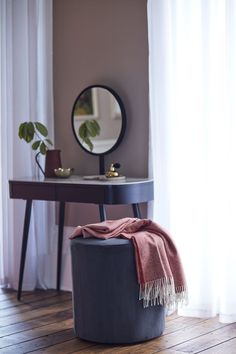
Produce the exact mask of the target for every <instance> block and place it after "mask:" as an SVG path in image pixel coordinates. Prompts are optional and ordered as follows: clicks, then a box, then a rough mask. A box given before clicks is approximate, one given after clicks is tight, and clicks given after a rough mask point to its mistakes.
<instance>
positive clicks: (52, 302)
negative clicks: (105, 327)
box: [0, 289, 236, 354]
mask: <svg viewBox="0 0 236 354" xmlns="http://www.w3.org/2000/svg"><path fill="white" fill-rule="evenodd" d="M13 353H14V354H24V353H34V354H40V353H56V354H72V353H73V354H76V353H78V354H81V353H82V354H95V353H104V354H105V353H107V354H132V353H135V354H154V353H159V354H186V353H191V354H194V353H196V354H197V353H204V354H236V323H232V324H223V323H220V322H219V321H218V318H217V317H216V318H209V319H202V318H191V317H180V316H178V315H177V314H176V313H174V314H172V315H171V316H168V317H167V318H166V325H165V331H164V333H163V335H162V336H161V337H159V338H156V339H154V340H151V341H148V342H144V343H140V344H135V345H113V346H112V345H103V344H96V343H91V342H86V341H83V340H80V339H79V338H76V337H75V335H74V331H73V312H72V299H71V293H70V292H60V293H57V292H56V291H55V290H47V291H43V290H36V291H33V292H23V293H22V300H21V301H17V299H16V292H15V291H13V290H9V289H0V354H13Z"/></svg>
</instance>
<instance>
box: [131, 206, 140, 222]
mask: <svg viewBox="0 0 236 354" xmlns="http://www.w3.org/2000/svg"><path fill="white" fill-rule="evenodd" d="M132 207H133V213H134V217H135V218H138V219H141V212H140V209H139V205H138V204H137V203H135V204H132Z"/></svg>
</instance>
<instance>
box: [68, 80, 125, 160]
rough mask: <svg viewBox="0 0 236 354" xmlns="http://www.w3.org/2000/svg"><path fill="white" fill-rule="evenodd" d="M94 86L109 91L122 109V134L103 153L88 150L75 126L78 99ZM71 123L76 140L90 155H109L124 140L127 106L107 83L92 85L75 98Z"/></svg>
mask: <svg viewBox="0 0 236 354" xmlns="http://www.w3.org/2000/svg"><path fill="white" fill-rule="evenodd" d="M92 88H103V89H105V90H107V91H109V92H110V93H111V94H112V95H113V96H114V97H115V98H116V100H117V102H118V104H119V107H120V110H121V131H120V134H119V136H118V139H117V141H116V143H115V144H114V145H113V146H112V147H111V149H109V150H107V151H105V152H102V153H95V152H92V151H89V150H87V149H86V148H85V147H84V146H83V145H82V144H81V142H80V141H79V139H78V136H77V134H76V131H75V128H74V110H75V106H76V104H77V101H78V99H79V98H80V96H81V95H82V94H83V93H84V92H85V91H87V90H89V89H92ZM71 124H72V131H73V134H74V137H75V139H76V141H77V142H78V144H79V145H80V147H81V148H82V149H83V150H84V151H86V152H87V153H88V154H90V155H96V156H103V155H107V154H110V153H111V152H112V151H114V150H115V149H116V148H117V147H118V146H119V145H120V143H121V141H122V140H123V137H124V134H125V130H126V112H125V107H124V104H123V102H122V100H121V98H120V96H119V95H118V94H117V92H116V91H114V90H113V89H112V88H110V87H109V86H106V85H90V86H88V87H86V88H85V89H84V90H83V91H81V92H80V94H79V95H78V96H77V98H76V99H75V102H74V104H73V108H72V113H71Z"/></svg>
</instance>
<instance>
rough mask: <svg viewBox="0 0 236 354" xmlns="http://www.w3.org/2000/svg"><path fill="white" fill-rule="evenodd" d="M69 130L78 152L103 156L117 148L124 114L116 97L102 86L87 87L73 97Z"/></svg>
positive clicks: (111, 91)
mask: <svg viewBox="0 0 236 354" xmlns="http://www.w3.org/2000/svg"><path fill="white" fill-rule="evenodd" d="M72 127H73V132H74V134H75V137H76V139H77V141H78V142H79V144H80V145H81V146H82V148H83V149H84V150H86V151H88V152H89V153H91V154H95V155H100V154H106V153H108V152H110V151H112V150H114V148H115V147H116V146H117V145H118V143H119V142H120V141H121V139H122V137H123V134H124V129H125V111H124V107H123V105H122V102H121V100H120V98H119V96H118V95H117V94H116V93H115V92H114V91H113V90H112V89H110V88H108V87H106V86H90V87H88V88H87V89H85V90H84V91H82V93H81V94H80V95H79V96H78V97H77V99H76V101H75V103H74V106H73V110H72Z"/></svg>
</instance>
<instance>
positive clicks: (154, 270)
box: [70, 218, 187, 308]
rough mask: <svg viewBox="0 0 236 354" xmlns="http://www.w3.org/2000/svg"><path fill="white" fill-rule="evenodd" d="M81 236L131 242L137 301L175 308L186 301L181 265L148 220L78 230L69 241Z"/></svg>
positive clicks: (164, 235)
mask: <svg viewBox="0 0 236 354" xmlns="http://www.w3.org/2000/svg"><path fill="white" fill-rule="evenodd" d="M78 236H82V237H84V238H88V237H97V238H101V239H108V238H111V237H123V238H126V239H130V240H132V242H133V245H134V249H135V260H136V269H137V277H138V283H139V285H140V296H139V299H140V300H141V299H143V304H144V307H147V306H148V305H149V304H151V305H156V304H163V305H165V306H167V307H172V308H173V305H174V306H175V305H177V303H178V302H183V301H184V300H186V299H187V289H186V283H185V277H184V272H183V268H182V265H181V261H180V258H179V255H178V252H177V249H176V247H175V245H174V243H173V241H172V239H171V238H170V236H169V235H168V234H167V233H166V232H165V231H164V230H163V229H162V228H161V227H160V226H159V225H158V224H156V223H155V222H153V221H151V220H148V219H137V218H123V219H119V220H106V221H103V222H100V223H97V224H90V225H86V226H77V227H76V229H75V230H74V232H73V233H72V235H71V236H70V239H72V238H75V237H78Z"/></svg>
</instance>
